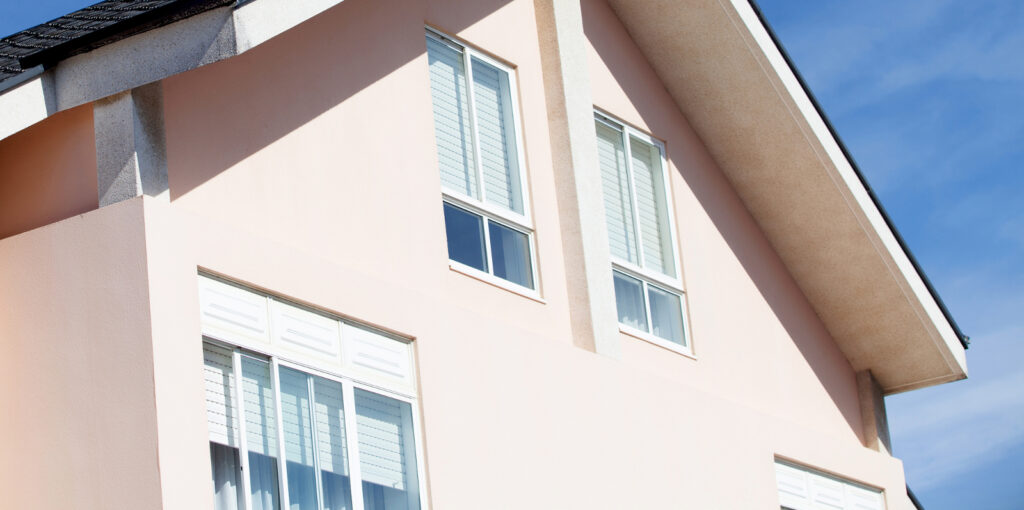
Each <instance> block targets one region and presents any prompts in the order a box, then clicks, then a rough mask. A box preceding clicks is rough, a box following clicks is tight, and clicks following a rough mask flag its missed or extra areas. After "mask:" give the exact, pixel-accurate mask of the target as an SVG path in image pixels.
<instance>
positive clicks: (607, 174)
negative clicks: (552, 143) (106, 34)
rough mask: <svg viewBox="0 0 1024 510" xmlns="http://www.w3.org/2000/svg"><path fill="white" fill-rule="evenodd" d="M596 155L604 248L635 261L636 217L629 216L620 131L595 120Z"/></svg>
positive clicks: (629, 196) (630, 207)
mask: <svg viewBox="0 0 1024 510" xmlns="http://www.w3.org/2000/svg"><path fill="white" fill-rule="evenodd" d="M597 157H598V164H599V165H600V167H601V187H602V191H603V194H604V213H605V219H606V221H607V223H608V247H609V248H610V249H611V252H612V256H614V257H617V258H619V259H622V260H625V261H627V262H632V263H634V264H637V263H638V261H639V256H638V255H637V253H638V252H637V245H636V227H635V224H636V220H635V219H634V218H633V194H632V191H631V190H630V188H629V174H628V173H626V149H625V148H624V145H623V142H622V132H621V131H618V130H616V129H613V128H611V127H609V126H608V125H606V124H604V123H603V122H597Z"/></svg>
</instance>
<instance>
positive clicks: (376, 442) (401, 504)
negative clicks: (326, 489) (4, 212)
mask: <svg viewBox="0 0 1024 510" xmlns="http://www.w3.org/2000/svg"><path fill="white" fill-rule="evenodd" d="M355 397H356V402H355V404H356V426H357V431H358V437H359V468H360V470H361V473H362V477H363V504H364V506H365V508H366V510H419V508H420V496H419V479H418V476H417V473H416V445H415V442H414V438H413V431H412V407H411V406H410V405H409V404H407V403H405V402H401V401H398V400H395V399H393V398H388V397H385V396H383V395H378V394H376V393H371V392H369V391H363V390H360V389H358V388H356V390H355Z"/></svg>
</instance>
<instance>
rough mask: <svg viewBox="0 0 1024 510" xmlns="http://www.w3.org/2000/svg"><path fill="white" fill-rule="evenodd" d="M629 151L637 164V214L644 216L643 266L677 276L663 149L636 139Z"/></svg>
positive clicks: (642, 230)
mask: <svg viewBox="0 0 1024 510" xmlns="http://www.w3.org/2000/svg"><path fill="white" fill-rule="evenodd" d="M629 150H630V155H631V157H632V163H633V182H634V184H635V185H636V202H637V214H638V215H639V216H640V217H639V224H640V239H641V240H642V241H643V247H644V264H643V265H644V267H646V268H647V269H653V270H655V271H658V272H659V273H662V274H665V275H668V276H675V267H674V266H675V264H674V263H673V262H672V244H671V243H672V234H671V233H670V230H669V222H668V203H667V202H666V200H665V180H664V171H663V168H662V166H661V150H660V149H658V148H657V147H656V146H654V145H651V144H649V143H647V142H644V141H641V140H638V139H636V138H632V137H631V138H630V145H629Z"/></svg>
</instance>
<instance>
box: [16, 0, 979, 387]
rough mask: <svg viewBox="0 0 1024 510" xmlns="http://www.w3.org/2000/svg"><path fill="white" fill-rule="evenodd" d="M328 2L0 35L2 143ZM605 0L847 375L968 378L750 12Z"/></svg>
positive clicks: (120, 9) (61, 24)
mask: <svg viewBox="0 0 1024 510" xmlns="http://www.w3.org/2000/svg"><path fill="white" fill-rule="evenodd" d="M340 1H341V0H302V1H296V0H256V1H251V2H247V3H244V4H238V5H235V6H234V7H230V8H229V7H226V6H228V5H231V4H234V3H235V2H233V1H232V0H134V1H132V0H106V1H103V2H100V3H98V4H96V5H94V6H92V7H89V8H86V9H82V10H80V11H76V12H75V13H71V14H69V15H67V16H64V17H61V18H58V19H57V20H54V21H53V22H50V23H44V24H43V25H40V26H38V27H34V28H33V29H29V30H26V31H24V32H20V33H19V34H15V35H14V36H11V37H8V38H5V39H3V40H2V41H0V54H3V55H5V57H3V58H4V60H2V61H0V64H2V65H3V68H2V74H0V111H2V112H3V115H0V139H3V138H6V137H7V136H10V135H11V134H13V133H16V132H18V131H20V130H22V129H24V128H26V127H28V126H30V125H32V124H34V123H35V122H38V121H40V120H42V119H44V118H46V117H47V116H49V115H52V114H54V113H56V112H58V111H61V110H64V109H68V108H72V107H74V106H77V105H80V104H85V103H88V102H90V101H94V100H97V99H101V98H103V97H107V96H109V95H112V94H116V93H118V92H121V91H124V90H128V89H131V88H134V87H137V86H140V85H144V84H146V83H151V82H154V81H157V80H160V79H163V78H166V77H168V76H171V75H173V74H177V73H181V72H185V71H188V70H189V69H193V68H196V67H199V66H202V65H205V64H209V63H212V62H216V61H218V60H221V59H224V58H229V57H231V56H234V55H237V54H240V53H242V52H245V51H247V50H248V49H250V48H253V47H255V46H257V45H259V44H261V43H262V42H264V41H267V40H269V39H270V38H272V37H274V36H276V35H277V34H280V33H282V32H284V31H286V30H289V29H291V28H293V27H295V26H296V25H298V24H300V23H302V22H303V21H305V20H306V19H309V18H310V17H312V16H315V15H316V14H318V13H320V12H322V11H324V10H326V9H328V8H330V7H332V6H334V5H336V4H337V3H339V2H340ZM556 1H557V0H556ZM607 1H608V3H609V4H610V5H611V7H612V9H613V10H614V11H615V12H616V14H617V15H618V17H619V18H620V20H621V21H622V22H623V24H624V25H625V26H626V28H627V30H628V31H629V33H630V34H631V36H632V38H633V40H634V41H635V42H636V44H637V45H638V47H639V48H640V50H641V52H642V53H643V54H644V55H645V57H646V58H647V60H648V62H650V64H651V65H652V67H653V68H654V70H655V72H656V73H657V74H658V76H659V77H660V78H661V80H662V82H663V83H664V85H665V87H666V89H667V90H668V91H669V94H670V95H671V96H672V97H673V99H674V100H675V102H676V104H677V105H678V106H679V109H680V111H681V112H682V113H683V115H684V116H685V117H686V118H687V120H688V121H689V122H690V124H691V126H692V127H693V128H694V130H695V131H696V132H697V133H698V135H699V136H700V137H701V139H702V140H703V141H704V143H705V145H706V146H707V147H708V150H709V151H710V152H711V154H712V157H714V159H715V160H716V162H717V163H718V165H719V167H720V168H721V169H722V171H723V172H724V173H725V175H726V176H727V178H728V179H729V180H730V181H731V182H732V184H733V186H734V188H735V189H736V191H737V193H738V194H739V195H740V197H741V198H742V200H743V201H744V203H745V204H746V206H747V208H748V210H749V211H750V213H751V214H752V215H753V217H754V219H755V220H756V221H757V222H758V224H759V225H760V226H761V229H762V231H763V232H764V233H765V235H766V236H767V238H768V239H769V241H770V242H771V243H772V245H773V246H774V247H775V250H776V251H777V252H778V253H779V256H780V257H781V258H782V260H783V262H784V263H785V265H786V267H787V268H788V269H789V271H790V273H791V274H792V275H793V278H794V279H795V280H796V282H797V284H798V285H799V286H800V288H801V289H802V291H803V292H804V294H805V295H806V296H807V298H808V300H809V302H810V303H811V306H812V307H813V308H814V309H815V311H816V312H817V313H818V316H819V317H820V318H821V320H822V322H823V323H824V324H825V326H826V328H828V330H829V332H830V333H831V335H832V337H833V338H834V339H835V341H836V343H837V344H838V345H839V347H840V349H842V351H843V352H844V354H845V355H846V357H847V358H848V359H849V360H850V363H851V365H852V366H853V368H854V369H855V370H858V371H859V370H871V371H872V373H873V374H874V376H875V377H876V378H877V380H878V381H879V383H880V384H881V386H882V388H883V390H884V391H885V392H886V393H894V392H899V391H906V390H910V389H914V388H919V387H924V386H930V385H934V384H939V383H941V382H946V381H952V380H957V379H962V378H964V377H966V374H967V368H966V361H965V357H964V347H965V346H966V342H965V337H964V336H963V334H962V333H960V331H959V329H958V328H957V326H956V324H955V322H954V321H953V319H952V317H951V315H950V314H949V312H948V310H946V308H945V306H944V305H943V304H942V301H941V300H940V299H939V297H938V294H937V293H936V292H935V290H934V289H933V288H932V286H931V285H930V283H929V282H928V280H927V278H926V277H925V275H924V272H923V271H922V270H921V268H920V266H919V265H918V264H917V262H916V261H915V260H914V258H913V256H912V255H911V254H910V251H909V250H908V249H907V247H906V245H905V243H904V242H903V240H902V238H901V237H900V236H899V234H898V233H897V232H896V230H895V228H894V227H893V225H892V222H891V221H890V220H889V218H888V216H887V215H886V214H885V213H884V211H883V210H882V208H881V205H880V204H879V202H878V200H877V198H876V197H875V196H874V194H873V193H872V192H871V189H870V187H868V185H867V183H866V181H865V180H864V178H863V176H862V175H861V173H860V172H859V170H858V169H857V167H856V165H855V164H854V162H853V160H852V158H851V157H850V155H849V153H848V152H847V151H846V149H845V147H844V146H843V144H842V142H841V140H839V138H838V136H837V135H836V133H835V130H834V129H832V126H831V125H830V124H829V123H828V121H827V119H826V118H825V116H824V114H823V112H822V111H821V109H820V107H818V105H817V103H816V102H815V101H814V99H813V96H811V94H810V92H809V90H808V89H807V88H806V86H804V84H803V82H802V80H801V79H800V77H799V75H798V74H797V73H796V70H795V69H794V67H793V66H792V63H791V62H790V61H789V60H788V58H787V57H786V55H785V53H784V52H783V51H782V49H781V47H780V45H779V44H778V42H777V41H776V40H775V39H774V37H773V35H772V34H771V32H770V29H769V28H768V27H767V25H766V24H765V22H764V20H763V19H761V18H760V14H759V12H758V11H757V9H756V7H755V6H753V5H752V4H751V3H748V0H646V1H640V0H607ZM218 7H220V8H218ZM101 17H103V18H105V19H100V18H101ZM183 18H189V19H188V20H185V21H182V22H179V23H173V22H174V21H179V20H182V19H183ZM142 32H147V33H146V34H144V35H138V34H140V33H142ZM133 34H134V35H137V37H129V36H131V35H133ZM90 50H93V51H90ZM82 52H87V53H84V54H83V53H82ZM32 66H35V67H32ZM29 68H31V69H29Z"/></svg>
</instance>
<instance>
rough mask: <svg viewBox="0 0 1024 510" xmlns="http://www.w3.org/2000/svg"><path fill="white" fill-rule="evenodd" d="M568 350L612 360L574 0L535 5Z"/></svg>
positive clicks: (603, 239)
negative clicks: (562, 262) (563, 276)
mask: <svg viewBox="0 0 1024 510" xmlns="http://www.w3.org/2000/svg"><path fill="white" fill-rule="evenodd" d="M534 7H535V9H536V13H537V27H538V31H539V34H538V36H539V38H540V45H541V64H542V66H543V72H544V92H545V96H546V100H547V110H548V124H549V129H550V133H551V148H552V154H553V158H552V164H553V169H554V174H555V186H556V191H557V196H558V213H559V217H560V220H561V227H562V250H563V252H564V254H565V259H564V260H565V274H566V279H567V283H568V286H569V313H570V319H571V321H572V332H573V342H574V343H575V344H576V345H577V346H578V347H581V348H584V349H588V350H591V351H593V352H596V353H599V354H603V355H606V356H610V357H614V358H617V357H619V356H620V355H621V351H622V347H621V340H620V339H619V328H618V319H617V317H618V315H617V313H616V308H615V288H614V286H613V284H612V271H611V254H610V252H609V249H608V233H607V226H606V225H605V215H604V201H603V200H604V199H603V194H602V190H601V173H600V169H599V168H598V161H597V135H596V131H595V129H594V101H593V97H592V93H591V86H590V73H589V68H588V63H587V59H588V52H587V40H586V35H585V34H584V33H583V15H582V12H581V9H580V2H579V1H578V0H534Z"/></svg>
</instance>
